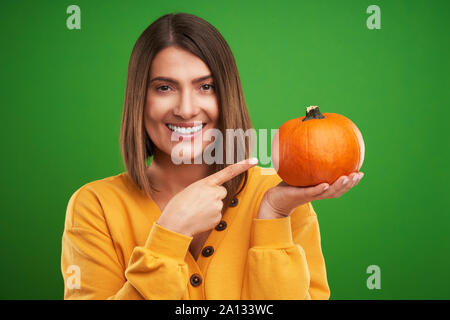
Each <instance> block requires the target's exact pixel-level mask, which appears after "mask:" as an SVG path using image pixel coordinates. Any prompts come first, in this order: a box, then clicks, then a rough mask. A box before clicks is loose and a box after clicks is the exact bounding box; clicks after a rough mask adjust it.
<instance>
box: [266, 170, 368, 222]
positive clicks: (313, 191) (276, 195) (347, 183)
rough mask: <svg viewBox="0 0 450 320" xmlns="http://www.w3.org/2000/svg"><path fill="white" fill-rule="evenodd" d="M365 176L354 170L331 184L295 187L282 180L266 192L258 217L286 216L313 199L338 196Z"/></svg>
mask: <svg viewBox="0 0 450 320" xmlns="http://www.w3.org/2000/svg"><path fill="white" fill-rule="evenodd" d="M363 176H364V173H362V172H353V173H351V174H350V175H349V176H341V177H339V179H337V180H336V181H335V182H334V183H333V184H332V185H331V186H329V185H328V183H321V184H319V185H317V186H314V187H293V186H290V185H288V184H286V183H285V182H284V181H282V182H280V183H279V184H278V185H277V186H275V187H273V188H270V189H269V190H267V191H266V193H265V194H264V196H263V198H262V200H261V204H260V206H259V211H258V219H276V218H284V217H287V216H289V215H290V214H291V213H292V211H294V209H295V208H297V207H298V206H301V205H303V204H305V203H308V202H311V201H313V200H321V199H330V198H338V197H340V196H341V195H342V194H344V193H345V192H347V191H348V190H350V189H351V188H352V187H354V186H355V185H357V184H358V182H359V181H360V180H361V178H362V177H363ZM327 187H328V188H327Z"/></svg>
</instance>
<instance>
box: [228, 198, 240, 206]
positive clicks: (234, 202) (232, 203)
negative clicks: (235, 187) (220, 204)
mask: <svg viewBox="0 0 450 320" xmlns="http://www.w3.org/2000/svg"><path fill="white" fill-rule="evenodd" d="M238 202H239V201H238V199H237V198H233V200H231V203H230V207H236V206H237V205H238Z"/></svg>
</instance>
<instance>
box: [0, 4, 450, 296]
mask: <svg viewBox="0 0 450 320" xmlns="http://www.w3.org/2000/svg"><path fill="white" fill-rule="evenodd" d="M71 4H77V5H78V6H79V7H80V8H81V30H68V29H67V27H66V19H67V17H68V16H69V15H68V14H67V13H66V9H67V7H68V6H69V5H71ZM371 4H377V5H378V6H379V7H380V9H381V29H380V30H369V29H368V28H367V27H366V20H367V18H368V17H369V14H367V13H366V9H367V7H368V6H369V5H371ZM449 10H450V2H449V1H425V0H423V1H399V0H397V1H375V0H370V1H312V0H311V1H261V0H258V1H242V0H233V1H209V2H207V1H192V0H191V1H184V0H183V1H173V0H172V1H148V0H142V1H118V0H115V1H92V0H90V1H87V0H86V1H81V0H76V1H50V0H48V1H42V0H40V1H4V2H2V9H1V11H0V34H1V39H2V50H1V52H0V56H1V59H0V61H1V64H2V65H1V74H2V77H1V79H2V80H1V89H0V93H1V103H2V107H1V113H2V117H1V119H2V126H1V127H0V130H1V133H2V134H1V136H2V145H3V156H2V159H1V167H2V168H3V175H2V176H3V183H2V186H1V197H2V204H1V205H2V209H1V210H2V214H1V224H0V226H1V235H0V237H1V239H0V243H1V249H2V253H1V257H2V258H1V259H2V260H1V265H0V283H1V291H0V298H2V299H62V298H63V280H62V275H61V270H60V253H61V236H62V232H63V224H64V216H65V210H66V207H67V203H68V200H69V198H70V196H71V195H72V194H73V192H75V190H76V189H78V188H79V187H80V186H82V185H84V184H85V183H88V182H90V181H93V180H97V179H102V178H105V177H108V176H112V175H116V174H118V173H120V172H123V170H124V167H123V164H122V160H121V156H120V148H119V129H120V120H121V113H122V108H123V97H124V89H125V81H126V73H127V65H128V60H129V57H130V53H131V50H132V47H133V45H134V43H135V41H136V40H137V38H138V36H139V35H140V34H141V32H142V31H143V30H144V29H145V28H146V27H147V26H148V25H149V24H150V23H151V22H153V21H154V20H155V19H157V18H158V17H160V16H161V15H163V14H166V13H169V12H187V13H192V14H195V15H198V16H199V17H201V18H203V19H205V20H207V21H209V22H210V23H211V24H213V25H214V26H215V27H216V28H217V29H218V30H219V31H220V32H221V33H222V35H223V36H224V37H225V39H226V40H227V41H228V43H229V45H230V47H231V48H232V51H233V53H234V55H235V58H236V61H237V64H238V68H239V72H240V77H241V80H242V84H243V87H244V93H245V97H246V101H247V104H248V108H249V111H250V115H251V119H252V121H253V124H254V126H255V128H258V129H259V128H269V129H270V128H278V127H279V126H280V125H281V124H282V123H283V122H285V121H287V120H289V119H292V118H295V117H299V116H302V115H304V112H305V107H306V106H309V105H318V106H320V107H321V111H322V112H334V113H340V114H342V115H345V116H347V117H348V118H350V119H351V120H352V121H353V122H354V123H355V124H356V125H357V126H358V127H359V128H360V130H361V133H362V135H363V137H364V140H365V145H366V155H365V161H364V164H363V167H362V169H361V171H363V172H364V173H365V177H364V179H363V180H362V181H361V182H360V183H359V185H358V186H357V187H356V188H354V189H352V190H350V192H348V193H346V194H344V195H343V196H342V197H340V198H338V199H327V200H321V201H315V202H314V203H313V204H314V207H315V209H316V212H317V214H318V216H319V222H320V227H321V235H322V249H323V252H324V256H325V259H326V265H327V273H328V281H329V285H330V288H331V299H449V298H450V273H449V270H450V255H449V252H450V217H449V201H448V199H449V197H448V195H446V189H445V187H446V185H447V184H446V182H447V181H448V178H449V172H448V163H449V161H448V159H449V157H448V156H449V151H448V150H449V145H448V140H449V135H448V133H447V128H448V118H449V116H450V114H449V96H450V94H449V92H450V90H449V74H450V70H449V66H450V64H449V37H448V35H449V31H450V30H449V26H450V17H449V12H450V11H449ZM445 141H447V142H445ZM370 265H378V266H379V267H380V269H381V289H379V290H369V289H368V288H367V286H366V280H367V278H368V277H369V274H367V273H366V269H367V267H368V266H370Z"/></svg>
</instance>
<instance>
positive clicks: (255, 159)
mask: <svg viewBox="0 0 450 320" xmlns="http://www.w3.org/2000/svg"><path fill="white" fill-rule="evenodd" d="M248 163H250V164H258V158H250V160H248Z"/></svg>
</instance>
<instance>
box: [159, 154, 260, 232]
mask: <svg viewBox="0 0 450 320" xmlns="http://www.w3.org/2000/svg"><path fill="white" fill-rule="evenodd" d="M257 163H258V160H257V159H256V158H252V159H246V160H243V161H241V162H238V163H235V164H232V165H230V166H228V167H226V168H224V169H222V170H220V171H218V172H216V173H214V174H212V175H210V176H208V177H206V178H204V179H201V180H198V181H196V182H194V183H192V184H190V185H189V186H187V187H186V188H185V189H183V191H181V192H179V193H177V194H176V195H175V196H174V197H173V198H172V199H170V201H169V202H168V203H167V205H166V207H165V208H164V211H163V212H162V214H161V216H160V218H159V220H158V222H157V223H158V224H159V225H160V226H162V227H164V228H166V229H169V230H172V231H175V232H177V233H181V234H184V235H187V236H189V237H193V236H194V235H196V234H199V233H202V232H205V231H208V230H210V229H212V228H214V227H215V226H216V225H218V224H219V222H220V220H221V219H222V207H223V201H222V200H223V199H224V198H225V197H226V196H227V189H225V187H223V186H222V184H223V183H225V182H226V181H228V180H231V179H232V178H234V177H236V176H237V175H239V174H241V173H243V172H245V171H247V170H248V169H250V168H252V167H254V166H255V165H256V164H257Z"/></svg>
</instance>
